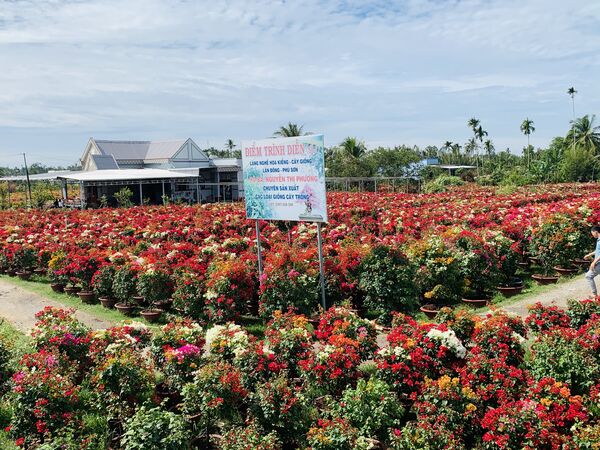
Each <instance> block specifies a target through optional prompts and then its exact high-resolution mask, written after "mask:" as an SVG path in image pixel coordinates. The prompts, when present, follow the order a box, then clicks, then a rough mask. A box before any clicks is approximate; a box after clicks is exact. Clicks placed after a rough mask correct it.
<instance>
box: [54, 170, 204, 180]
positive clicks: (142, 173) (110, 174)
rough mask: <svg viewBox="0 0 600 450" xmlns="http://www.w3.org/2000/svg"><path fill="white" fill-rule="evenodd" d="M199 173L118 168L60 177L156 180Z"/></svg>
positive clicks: (72, 178)
mask: <svg viewBox="0 0 600 450" xmlns="http://www.w3.org/2000/svg"><path fill="white" fill-rule="evenodd" d="M197 176H198V175H190V174H187V173H180V172H172V171H170V170H163V169H120V170H119V169H117V170H92V171H90V172H80V173H72V174H68V175H64V176H60V177H59V178H65V179H67V180H75V181H126V180H156V179H169V178H196V177H197Z"/></svg>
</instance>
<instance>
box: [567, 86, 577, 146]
mask: <svg viewBox="0 0 600 450" xmlns="http://www.w3.org/2000/svg"><path fill="white" fill-rule="evenodd" d="M567 94H569V95H570V96H571V102H572V104H573V122H571V123H574V122H575V94H577V91H576V90H575V88H574V87H573V86H571V87H570V88H569V89H567ZM573 147H575V134H573Z"/></svg>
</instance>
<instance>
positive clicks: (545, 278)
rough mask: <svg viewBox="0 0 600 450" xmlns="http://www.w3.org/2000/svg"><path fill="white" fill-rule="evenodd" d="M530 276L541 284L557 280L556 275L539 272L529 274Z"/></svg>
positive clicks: (553, 282)
mask: <svg viewBox="0 0 600 450" xmlns="http://www.w3.org/2000/svg"><path fill="white" fill-rule="evenodd" d="M531 278H533V279H534V280H535V281H537V283H538V284H541V285H542V286H543V285H546V284H556V282H557V281H558V277H553V276H547V275H540V274H534V275H531Z"/></svg>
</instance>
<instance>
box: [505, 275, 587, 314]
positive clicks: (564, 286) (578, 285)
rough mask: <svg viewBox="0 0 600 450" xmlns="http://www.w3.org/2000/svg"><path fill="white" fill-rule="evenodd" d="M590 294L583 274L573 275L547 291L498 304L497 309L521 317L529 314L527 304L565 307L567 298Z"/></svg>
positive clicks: (580, 298)
mask: <svg viewBox="0 0 600 450" xmlns="http://www.w3.org/2000/svg"><path fill="white" fill-rule="evenodd" d="M590 295H591V293H590V288H589V286H588V284H587V281H586V280H585V278H584V277H583V274H581V275H577V276H576V277H574V278H573V279H572V280H571V281H568V282H566V283H561V284H559V285H557V286H556V287H555V288H553V289H552V290H550V291H548V292H544V293H541V294H532V295H530V296H528V297H526V298H523V299H521V300H519V301H518V302H515V303H512V304H509V305H506V306H500V308H499V309H502V310H504V311H506V312H508V313H511V314H516V315H519V316H521V317H526V316H527V315H528V314H529V311H528V309H527V306H528V305H532V304H534V303H537V302H540V303H542V304H543V305H556V306H560V307H561V308H566V307H567V300H569V299H575V300H583V299H584V298H589V297H590Z"/></svg>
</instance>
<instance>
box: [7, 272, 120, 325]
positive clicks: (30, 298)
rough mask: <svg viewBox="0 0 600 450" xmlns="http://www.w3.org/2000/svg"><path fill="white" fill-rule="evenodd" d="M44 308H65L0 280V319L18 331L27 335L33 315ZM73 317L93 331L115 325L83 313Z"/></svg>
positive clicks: (33, 322)
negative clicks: (9, 323)
mask: <svg viewBox="0 0 600 450" xmlns="http://www.w3.org/2000/svg"><path fill="white" fill-rule="evenodd" d="M46 306H57V307H62V308H66V306H65V305H61V304H60V303H59V302H56V301H54V300H50V299H48V298H46V297H43V296H41V295H39V294H36V293H34V292H30V291H28V290H26V289H23V288H21V287H18V286H15V285H14V284H12V283H10V282H9V281H6V280H0V317H2V318H4V319H6V320H8V321H9V322H11V323H12V324H13V325H14V326H15V327H16V328H17V329H18V330H20V331H22V332H24V333H28V332H29V331H30V330H31V329H32V328H33V326H34V324H35V322H36V319H35V313H37V312H38V311H40V310H41V309H44V307H46ZM75 317H77V319H79V320H80V321H82V322H83V323H85V324H86V325H87V326H89V327H90V328H92V329H94V330H99V329H103V328H108V327H111V326H113V325H115V324H114V323H112V322H109V321H106V320H102V319H98V318H97V317H94V316H93V315H91V314H89V313H87V312H84V311H79V310H77V312H76V313H75Z"/></svg>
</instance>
